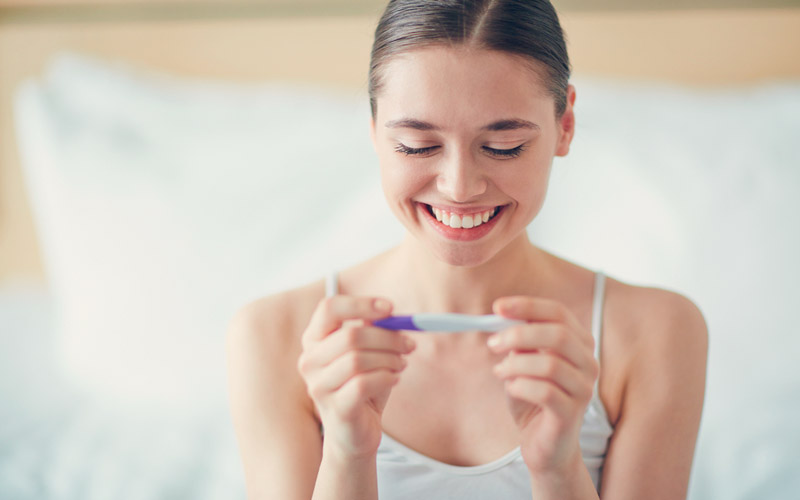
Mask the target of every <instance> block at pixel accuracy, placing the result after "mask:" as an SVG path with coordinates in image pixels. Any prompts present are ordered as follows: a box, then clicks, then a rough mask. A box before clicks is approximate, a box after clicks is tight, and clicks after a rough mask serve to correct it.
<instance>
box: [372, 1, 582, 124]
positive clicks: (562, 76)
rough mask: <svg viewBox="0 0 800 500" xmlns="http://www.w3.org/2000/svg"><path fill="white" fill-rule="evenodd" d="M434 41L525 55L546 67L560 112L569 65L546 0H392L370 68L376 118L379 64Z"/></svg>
mask: <svg viewBox="0 0 800 500" xmlns="http://www.w3.org/2000/svg"><path fill="white" fill-rule="evenodd" d="M432 45H468V46H470V47H475V48H480V49H489V50H497V51H501V52H507V53H510V54H514V55H519V56H524V57H527V58H530V59H532V60H534V61H537V62H538V63H541V64H538V65H536V67H539V68H541V67H542V66H543V67H544V68H545V72H546V74H545V75H540V76H542V77H543V78H544V84H545V85H546V87H547V90H548V92H549V93H550V94H551V95H552V97H553V99H554V100H555V105H556V115H557V116H559V117H560V116H561V115H562V114H563V112H564V110H565V109H566V106H567V85H568V83H569V75H570V64H569V57H568V56H567V47H566V43H565V41H564V34H563V32H562V30H561V24H560V23H559V22H558V16H557V15H556V11H555V9H554V8H553V6H552V5H551V4H550V2H549V1H548V0H390V2H389V4H388V5H387V6H386V10H384V12H383V16H381V20H380V22H379V23H378V27H377V28H376V29H375V41H374V43H373V45H372V55H371V58H370V68H369V101H370V107H371V108H372V116H373V118H374V117H375V114H376V112H377V103H376V98H377V94H378V93H379V92H380V90H381V87H382V84H383V82H382V74H381V67H382V66H383V65H384V64H386V62H388V60H389V59H391V58H392V57H393V56H395V55H398V54H401V53H403V52H407V51H410V50H414V49H419V48H423V47H426V46H432Z"/></svg>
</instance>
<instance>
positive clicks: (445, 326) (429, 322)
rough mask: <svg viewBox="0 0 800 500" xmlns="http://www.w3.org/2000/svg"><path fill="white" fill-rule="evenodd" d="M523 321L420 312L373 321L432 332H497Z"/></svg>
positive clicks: (394, 326) (492, 316)
mask: <svg viewBox="0 0 800 500" xmlns="http://www.w3.org/2000/svg"><path fill="white" fill-rule="evenodd" d="M522 323H525V321H522V320H519V319H508V318H504V317H502V316H498V315H496V314H485V315H474V314H457V313H422V314H414V315H412V316H390V317H388V318H384V319H381V320H378V321H373V322H372V324H373V325H374V326H377V327H380V328H386V329H387V330H417V331H423V332H427V331H433V332H464V331H470V330H478V331H481V332H497V331H500V330H503V329H506V328H508V327H510V326H513V325H519V324H522Z"/></svg>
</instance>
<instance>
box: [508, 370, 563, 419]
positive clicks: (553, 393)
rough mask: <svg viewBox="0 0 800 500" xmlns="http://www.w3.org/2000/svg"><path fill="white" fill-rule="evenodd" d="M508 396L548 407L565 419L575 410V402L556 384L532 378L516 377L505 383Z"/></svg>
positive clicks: (544, 407)
mask: <svg viewBox="0 0 800 500" xmlns="http://www.w3.org/2000/svg"><path fill="white" fill-rule="evenodd" d="M505 389H506V392H507V393H508V395H509V396H511V397H513V398H516V399H520V400H522V401H526V402H528V403H531V404H534V405H536V406H539V407H541V408H543V409H548V410H550V411H552V412H554V413H555V414H556V415H558V416H560V417H561V418H562V419H567V418H569V417H570V416H571V415H573V414H574V412H575V407H576V404H575V403H574V401H573V400H572V399H570V397H569V396H567V394H565V393H564V391H562V390H561V389H560V388H559V387H558V386H556V385H554V384H552V383H550V382H547V381H544V380H538V379H534V378H526V377H517V378H515V379H513V380H508V381H506V383H505Z"/></svg>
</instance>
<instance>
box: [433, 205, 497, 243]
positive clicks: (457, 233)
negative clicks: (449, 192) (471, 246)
mask: <svg viewBox="0 0 800 500" xmlns="http://www.w3.org/2000/svg"><path fill="white" fill-rule="evenodd" d="M417 205H419V209H420V210H421V211H422V213H423V214H424V216H425V218H426V219H427V220H428V222H430V224H431V226H433V228H434V229H435V230H436V231H438V232H439V234H441V235H442V236H444V237H445V238H447V239H450V240H456V241H474V240H477V239H480V238H483V237H484V236H486V234H487V233H489V231H491V230H492V228H493V227H494V226H495V224H496V223H497V221H498V220H499V219H500V217H502V216H503V212H505V208H506V207H505V205H504V206H501V207H499V208H498V210H499V212H498V213H497V214H495V216H494V217H493V218H492V219H491V220H489V222H484V223H483V224H481V225H480V226H478V227H471V228H468V229H467V228H463V227H462V228H458V229H456V228H453V227H450V226H445V225H444V224H442V223H441V222H439V221H438V220H436V217H434V216H433V215H431V214H430V212H428V207H427V205H424V204H422V203H418V204H417Z"/></svg>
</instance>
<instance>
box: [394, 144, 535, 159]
mask: <svg viewBox="0 0 800 500" xmlns="http://www.w3.org/2000/svg"><path fill="white" fill-rule="evenodd" d="M524 146H525V145H524V144H520V145H519V146H517V147H515V148H512V149H495V148H490V147H487V146H483V150H484V151H486V152H488V153H489V154H490V155H492V156H494V157H496V158H502V159H507V158H517V157H518V156H519V155H520V154H522V152H523V151H525V147H524ZM438 147H439V146H429V147H427V148H410V147H408V146H406V145H405V144H402V143H397V146H395V148H394V150H395V151H397V152H398V153H403V154H404V155H406V156H411V155H424V154H425V153H430V152H431V151H433V150H434V149H436V148H438Z"/></svg>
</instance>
